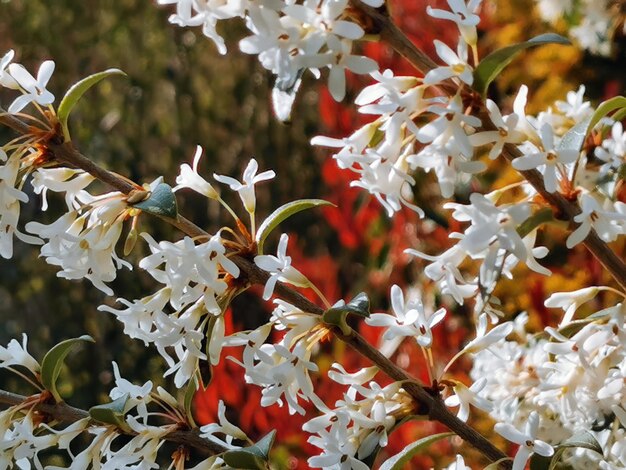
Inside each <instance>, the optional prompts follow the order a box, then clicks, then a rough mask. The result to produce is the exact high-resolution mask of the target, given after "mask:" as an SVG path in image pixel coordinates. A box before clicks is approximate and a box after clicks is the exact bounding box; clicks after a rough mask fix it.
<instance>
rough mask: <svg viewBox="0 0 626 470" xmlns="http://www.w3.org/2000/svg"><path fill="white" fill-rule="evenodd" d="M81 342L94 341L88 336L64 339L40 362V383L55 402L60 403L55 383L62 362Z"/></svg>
mask: <svg viewBox="0 0 626 470" xmlns="http://www.w3.org/2000/svg"><path fill="white" fill-rule="evenodd" d="M81 341H89V342H91V343H95V341H94V339H93V338H92V337H91V336H89V335H83V336H80V337H78V338H71V339H66V340H65V341H61V342H60V343H59V344H57V345H56V346H54V347H53V348H52V349H51V350H50V351H48V352H47V353H46V355H45V356H44V358H43V360H42V361H41V383H42V385H43V386H44V388H45V389H46V390H49V391H50V392H51V393H52V395H53V396H54V398H55V399H56V400H57V401H62V400H61V397H60V396H59V392H58V391H57V387H56V382H57V378H58V377H59V373H60V372H61V367H62V366H63V361H64V360H65V357H66V356H67V355H68V353H69V352H70V351H71V350H72V348H73V347H74V346H76V345H77V344H78V343H79V342H81Z"/></svg>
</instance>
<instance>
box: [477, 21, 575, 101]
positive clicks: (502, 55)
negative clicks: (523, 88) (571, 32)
mask: <svg viewBox="0 0 626 470" xmlns="http://www.w3.org/2000/svg"><path fill="white" fill-rule="evenodd" d="M542 44H571V43H570V42H569V40H567V39H566V38H564V37H563V36H559V35H558V34H553V33H548V34H541V35H539V36H537V37H534V38H532V39H530V40H529V41H525V42H521V43H518V44H513V45H512V46H507V47H503V48H502V49H498V50H497V51H494V52H492V53H491V54H489V55H488V56H487V57H485V58H484V59H483V60H481V61H480V63H479V64H478V66H477V67H476V69H475V70H474V89H475V90H476V91H478V92H479V93H480V94H481V95H483V96H484V95H486V94H487V88H488V87H489V84H490V83H491V82H492V81H493V80H495V78H496V77H497V76H498V75H499V74H500V72H501V71H502V70H503V69H504V68H505V67H506V66H507V65H509V64H510V63H511V61H512V60H513V59H514V58H515V56H516V55H517V54H519V53H520V52H521V51H523V50H524V49H528V48H529V47H534V46H540V45H542Z"/></svg>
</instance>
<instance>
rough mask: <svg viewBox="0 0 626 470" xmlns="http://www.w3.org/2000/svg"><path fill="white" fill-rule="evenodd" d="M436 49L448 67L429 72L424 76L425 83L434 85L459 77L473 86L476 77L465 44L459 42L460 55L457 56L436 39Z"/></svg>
mask: <svg viewBox="0 0 626 470" xmlns="http://www.w3.org/2000/svg"><path fill="white" fill-rule="evenodd" d="M435 49H436V50H437V55H439V57H440V58H441V60H443V61H444V62H445V63H446V64H448V66H447V67H437V68H435V69H433V70H431V71H430V72H428V73H427V74H426V75H425V76H424V83H425V84H426V85H434V84H436V83H439V82H442V81H444V80H446V79H448V78H451V77H458V78H459V79H460V80H461V81H462V82H464V83H466V84H468V85H470V86H471V85H472V83H473V82H474V75H473V74H472V67H470V66H469V65H468V63H467V46H466V45H465V43H464V42H459V46H458V54H455V53H454V51H453V50H452V49H450V48H449V47H448V46H447V45H446V44H444V43H443V42H441V41H439V40H437V39H435Z"/></svg>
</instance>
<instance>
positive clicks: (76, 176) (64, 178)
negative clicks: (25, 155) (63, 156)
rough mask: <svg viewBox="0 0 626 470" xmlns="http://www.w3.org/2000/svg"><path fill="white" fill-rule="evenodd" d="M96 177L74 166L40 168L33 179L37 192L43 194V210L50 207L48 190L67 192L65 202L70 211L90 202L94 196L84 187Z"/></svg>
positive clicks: (32, 183)
mask: <svg viewBox="0 0 626 470" xmlns="http://www.w3.org/2000/svg"><path fill="white" fill-rule="evenodd" d="M94 180H95V177H94V176H92V175H90V174H89V173H87V172H85V171H83V170H77V169H73V168H63V167H61V168H38V169H37V170H36V171H35V172H34V173H33V177H32V179H31V185H32V186H33V190H34V191H35V193H36V194H41V197H42V204H41V210H44V211H45V210H47V209H48V199H47V197H46V195H47V192H48V191H54V192H57V193H65V204H66V205H67V208H68V209H69V210H70V211H73V210H78V209H80V208H81V206H83V205H84V204H87V203H90V202H92V201H93V200H94V197H93V196H92V195H91V194H89V193H88V192H87V191H85V190H84V189H85V188H86V187H87V186H89V185H90V184H91V183H92V182H93V181H94Z"/></svg>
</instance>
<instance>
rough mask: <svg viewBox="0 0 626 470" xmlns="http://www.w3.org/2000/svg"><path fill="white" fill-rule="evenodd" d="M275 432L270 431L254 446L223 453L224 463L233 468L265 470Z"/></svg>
mask: <svg viewBox="0 0 626 470" xmlns="http://www.w3.org/2000/svg"><path fill="white" fill-rule="evenodd" d="M275 438H276V431H275V430H273V431H270V432H269V434H267V435H266V436H265V437H263V438H262V439H261V440H260V441H258V442H257V443H256V444H254V445H252V446H249V447H244V448H243V449H236V450H229V451H228V452H225V453H224V456H223V458H224V462H226V463H227V464H228V465H230V466H231V467H233V468H244V469H251V470H265V469H267V468H268V461H269V456H270V450H271V448H272V446H273V445H274V439H275Z"/></svg>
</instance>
